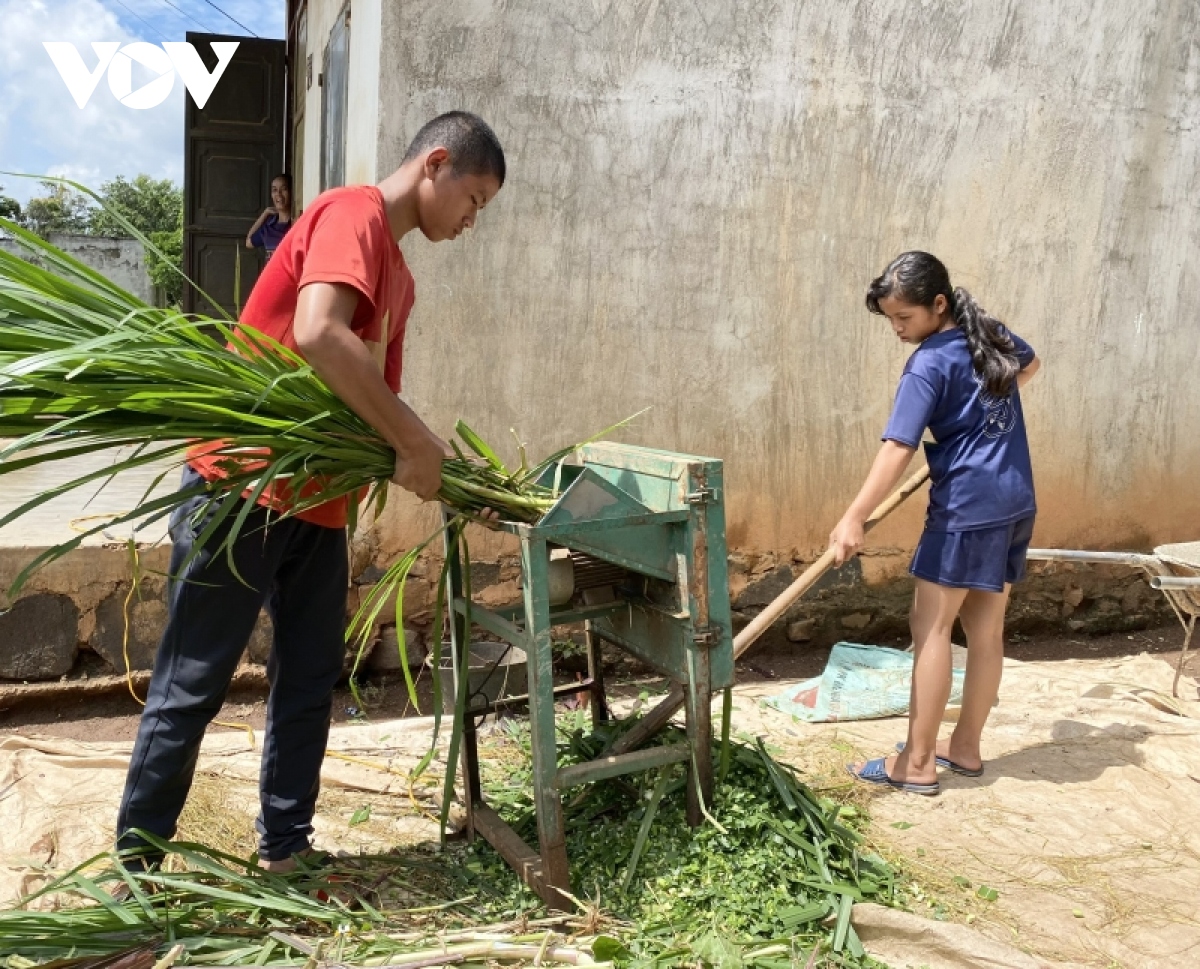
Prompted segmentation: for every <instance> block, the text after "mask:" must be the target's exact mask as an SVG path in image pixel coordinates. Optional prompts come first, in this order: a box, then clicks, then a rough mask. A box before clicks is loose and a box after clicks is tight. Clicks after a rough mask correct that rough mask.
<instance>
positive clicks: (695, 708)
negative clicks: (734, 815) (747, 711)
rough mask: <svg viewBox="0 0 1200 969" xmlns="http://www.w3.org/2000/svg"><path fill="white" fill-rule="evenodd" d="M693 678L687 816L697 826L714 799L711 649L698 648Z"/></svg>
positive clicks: (688, 697)
mask: <svg viewBox="0 0 1200 969" xmlns="http://www.w3.org/2000/svg"><path fill="white" fill-rule="evenodd" d="M690 665H691V673H692V682H691V683H690V684H687V683H685V684H684V686H683V693H684V705H685V708H686V714H687V735H688V746H690V747H691V748H692V760H691V763H690V764H689V765H688V787H687V820H688V824H690V825H691V826H692V827H693V828H694V827H698V826H699V825H700V824H701V822H703V820H704V811H705V810H711V807H712V799H713V761H712V686H711V683H712V677H711V676H710V675H709V674H710V662H709V656H708V653H707V652H705V651H704V650H702V649H698V650H694V651H693V652H692V658H691V664H690Z"/></svg>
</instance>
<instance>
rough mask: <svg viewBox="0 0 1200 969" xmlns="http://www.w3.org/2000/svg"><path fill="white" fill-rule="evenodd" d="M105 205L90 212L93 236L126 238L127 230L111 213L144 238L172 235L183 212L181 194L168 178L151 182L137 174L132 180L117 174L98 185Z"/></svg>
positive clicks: (146, 177) (89, 225)
mask: <svg viewBox="0 0 1200 969" xmlns="http://www.w3.org/2000/svg"><path fill="white" fill-rule="evenodd" d="M97 194H99V196H100V198H101V199H102V200H103V202H104V205H103V206H98V207H97V208H94V209H92V213H91V217H90V219H89V223H88V231H89V232H90V233H91V234H92V235H96V236H115V237H117V238H125V237H128V236H129V234H130V233H129V232H128V230H127V229H126V228H125V227H124V226H123V225H121V223H120V222H119V221H118V220H117V218H116V217H115V216H114V215H113V213H114V212H119V213H120V214H121V215H123V216H124V217H125V218H126V219H128V220H129V221H130V222H131V223H133V226H134V227H135V228H136V229H137V230H138V231H139V232H141V233H143V234H144V235H147V236H150V235H153V233H155V232H174V231H175V230H176V229H177V228H178V227H179V224H180V220H181V218H182V212H183V191H182V190H181V189H180V188H179V186H178V185H176V184H175V183H174V182H172V181H171V180H170V179H169V178H164V179H153V178H151V177H150V176H149V175H144V174H143V175H138V176H136V177H135V178H134V179H133V180H132V181H130V180H128V179H126V178H125V177H123V176H120V175H118V176H117V177H116V178H114V179H113V180H112V181H110V182H105V183H104V184H103V185H101V186H100V191H99V193H97Z"/></svg>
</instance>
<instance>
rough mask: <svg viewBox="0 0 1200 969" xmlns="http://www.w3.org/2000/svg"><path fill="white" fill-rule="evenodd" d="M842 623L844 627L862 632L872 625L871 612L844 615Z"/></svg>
mask: <svg viewBox="0 0 1200 969" xmlns="http://www.w3.org/2000/svg"><path fill="white" fill-rule="evenodd" d="M841 623H842V627H843V628H844V629H853V630H854V631H855V632H861V631H862V630H864V629H866V628H867V627H868V626H869V625H871V614H870V613H869V612H852V613H850V615H848V616H842V618H841Z"/></svg>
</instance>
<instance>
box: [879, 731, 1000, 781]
mask: <svg viewBox="0 0 1200 969" xmlns="http://www.w3.org/2000/svg"><path fill="white" fill-rule="evenodd" d="M903 750H904V741H903V740H902V741H900V743H898V744H896V753H900V752H901V751H903ZM933 760H934V763H935V764H937V766H938V767H944V768H946V770H952V771H954V773H956V774H962V776H963V777H982V776H983V765H982V764H980V765H979V768H978V770H972V769H971V768H970V767H963V766H962V764H956V763H954V761H952V760H951V759H950V758H949V757H938V756H937V755H936V754H935V755H934V758H933Z"/></svg>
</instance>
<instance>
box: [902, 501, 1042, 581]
mask: <svg viewBox="0 0 1200 969" xmlns="http://www.w3.org/2000/svg"><path fill="white" fill-rule="evenodd" d="M1031 538H1033V516H1032V515H1031V516H1030V517H1029V518H1022V519H1021V520H1020V521H1015V522H1012V523H1011V524H1008V525H998V526H996V527H995V528H977V529H974V530H972V531H969V532H931V531H929V530H926V531H925V532H924V534H922V535H921V541H920V542H918V543H917V550H916V552H914V553H913V560H912V564H911V565H910V566H909V567H908V571H909V572H911V573H912V574H913V575H915V576H916V577H917V578H918V579H924V580H925V581H926V582H934V583H936V584H937V585H945V586H949V587H951V588H953V589H982V590H983V591H984V592H1003V591H1004V586H1005V584H1006V583H1013V582H1020V581H1021V580H1022V579H1023V578H1025V553H1026V552H1027V551H1029V541H1030V539H1031Z"/></svg>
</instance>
